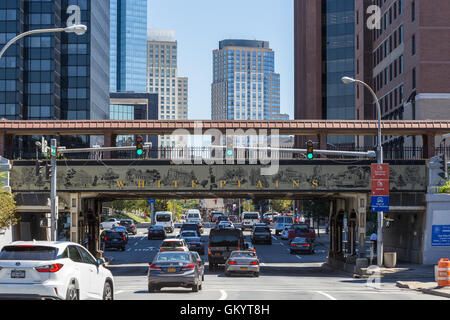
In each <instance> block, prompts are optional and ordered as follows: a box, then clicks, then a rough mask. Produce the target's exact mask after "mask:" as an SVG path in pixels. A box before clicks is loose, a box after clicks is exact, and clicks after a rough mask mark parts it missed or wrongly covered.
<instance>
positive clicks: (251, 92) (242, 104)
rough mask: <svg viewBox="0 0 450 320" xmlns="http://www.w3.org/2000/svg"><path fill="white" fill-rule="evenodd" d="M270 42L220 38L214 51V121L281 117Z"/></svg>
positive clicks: (278, 88) (277, 79) (276, 77)
mask: <svg viewBox="0 0 450 320" xmlns="http://www.w3.org/2000/svg"><path fill="white" fill-rule="evenodd" d="M274 60H275V53H274V52H273V50H272V49H270V48H269V42H267V41H256V40H223V41H220V42H219V49H218V50H214V52H213V83H212V92H211V93H212V94H211V100H212V101H211V102H212V110H211V112H212V119H213V120H221V119H224V120H225V119H226V120H284V119H288V116H287V115H281V114H280V75H279V74H277V73H275V62H274Z"/></svg>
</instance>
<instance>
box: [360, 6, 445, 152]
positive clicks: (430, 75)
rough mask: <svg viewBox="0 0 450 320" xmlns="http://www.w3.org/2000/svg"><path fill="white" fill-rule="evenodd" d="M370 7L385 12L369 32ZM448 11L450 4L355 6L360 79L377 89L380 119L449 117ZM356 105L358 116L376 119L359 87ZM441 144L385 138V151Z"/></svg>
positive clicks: (371, 103) (370, 100) (368, 98)
mask: <svg viewBox="0 0 450 320" xmlns="http://www.w3.org/2000/svg"><path fill="white" fill-rule="evenodd" d="M357 2H359V1H357ZM372 4H375V5H377V6H379V7H380V8H381V22H380V28H379V29H373V30H368V27H367V23H366V22H367V19H369V18H370V14H367V13H366V7H367V6H368V5H372ZM449 12H450V1H448V0H433V1H425V0H376V1H365V3H364V5H363V4H362V3H360V4H359V5H357V6H356V7H355V15H356V17H357V19H356V21H357V24H356V35H355V36H356V40H357V44H356V51H355V52H356V77H357V78H358V79H360V80H364V81H366V82H367V83H368V84H369V85H371V86H372V87H373V88H374V90H375V92H376V94H377V96H378V98H379V100H380V104H381V113H382V119H384V120H425V119H430V120H438V119H449V118H450V87H449V85H448V83H449V82H450V56H449V54H448V53H449V52H450V42H449V39H450V20H449V19H448V13H449ZM358 47H359V49H358ZM369 60H370V61H369ZM355 101H356V117H357V118H359V119H376V112H375V104H374V101H373V98H372V96H371V94H370V93H369V92H368V91H367V90H363V88H362V87H360V88H358V87H356V99H355ZM423 139H425V141H423ZM439 141H440V138H439V137H437V138H436V140H434V141H433V140H430V139H428V137H421V136H419V137H414V136H406V137H403V136H399V137H391V136H385V137H383V141H382V142H383V146H384V147H385V148H399V149H403V147H421V146H422V145H424V144H430V143H431V144H437V143H439ZM359 143H362V139H361V138H360V139H359Z"/></svg>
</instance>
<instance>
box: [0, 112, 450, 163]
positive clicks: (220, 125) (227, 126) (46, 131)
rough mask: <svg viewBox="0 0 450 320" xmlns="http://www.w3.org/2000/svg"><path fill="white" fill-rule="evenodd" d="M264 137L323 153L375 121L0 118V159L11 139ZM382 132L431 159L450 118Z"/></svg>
mask: <svg viewBox="0 0 450 320" xmlns="http://www.w3.org/2000/svg"><path fill="white" fill-rule="evenodd" d="M261 130H267V132H268V134H274V135H276V134H279V135H294V136H309V137H311V136H316V137H317V141H318V142H319V148H320V149H327V136H329V135H354V136H376V135H377V132H378V122H377V121H372V120H287V121H265V120H258V121H238V120H233V121H224V120H222V121H213V120H172V121H170V120H133V121H122V120H116V121H112V120H87V121H86V120H80V121H71V120H40V121H30V120H26V121H22V120H13V121H10V120H2V121H0V156H3V157H6V158H11V157H10V154H11V151H12V148H13V145H14V136H23V135H37V136H42V135H46V136H53V137H58V136H68V135H95V136H103V137H104V146H106V147H112V146H114V145H115V141H116V137H117V135H133V134H141V135H171V134H174V132H175V131H177V132H178V133H180V132H184V133H185V134H196V135H197V134H208V131H209V132H212V131H215V132H217V131H219V132H221V133H223V134H228V133H229V132H230V131H231V132H233V131H235V132H239V131H241V132H247V133H248V132H254V134H258V133H259V132H260V131H261ZM381 133H382V135H386V136H420V137H421V138H422V142H423V146H424V148H423V155H422V158H423V159H429V158H431V157H433V156H434V155H435V147H436V146H435V144H436V139H435V138H436V137H438V136H441V135H443V134H447V133H450V120H440V121H436V120H402V121H386V120H383V121H381Z"/></svg>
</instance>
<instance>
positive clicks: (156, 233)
mask: <svg viewBox="0 0 450 320" xmlns="http://www.w3.org/2000/svg"><path fill="white" fill-rule="evenodd" d="M165 238H166V230H164V227H163V226H157V225H153V226H150V228H148V235H147V239H148V240H151V239H163V240H164V239H165Z"/></svg>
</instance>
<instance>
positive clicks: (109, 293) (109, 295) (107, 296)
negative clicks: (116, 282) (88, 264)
mask: <svg viewBox="0 0 450 320" xmlns="http://www.w3.org/2000/svg"><path fill="white" fill-rule="evenodd" d="M103 300H114V293H113V288H112V286H111V283H109V282H105V286H104V288H103Z"/></svg>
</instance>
